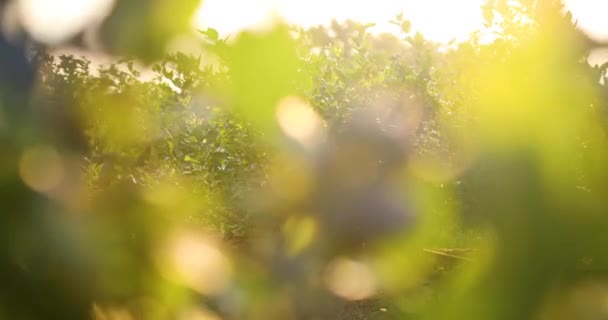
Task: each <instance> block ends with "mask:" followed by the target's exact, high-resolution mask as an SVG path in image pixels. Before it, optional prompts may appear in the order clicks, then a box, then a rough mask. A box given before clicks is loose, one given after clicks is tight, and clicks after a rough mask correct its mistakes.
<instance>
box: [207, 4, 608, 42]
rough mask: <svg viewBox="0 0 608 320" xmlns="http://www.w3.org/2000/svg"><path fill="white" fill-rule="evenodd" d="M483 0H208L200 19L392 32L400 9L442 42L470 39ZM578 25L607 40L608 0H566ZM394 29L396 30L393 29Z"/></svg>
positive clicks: (226, 24) (226, 26)
mask: <svg viewBox="0 0 608 320" xmlns="http://www.w3.org/2000/svg"><path fill="white" fill-rule="evenodd" d="M483 2H484V0H308V1H302V0H257V1H252V0H205V2H204V3H203V5H202V6H201V9H200V10H199V12H198V14H197V17H196V19H195V25H197V26H198V27H201V28H205V27H213V28H215V29H217V30H218V31H220V32H221V33H224V34H226V33H233V32H236V31H238V30H240V29H242V28H246V27H252V26H256V25H260V24H263V23H264V21H267V20H268V19H269V18H270V17H271V16H272V13H273V12H275V13H278V14H279V15H280V16H282V17H283V18H284V19H285V20H287V21H288V22H291V23H295V24H299V25H302V26H312V25H317V24H325V23H327V22H329V21H331V20H332V19H334V18H335V19H338V20H344V19H347V18H351V19H354V20H358V21H360V22H366V23H367V22H374V23H377V24H378V29H380V30H383V31H384V30H386V31H388V30H391V29H390V27H389V26H388V23H387V21H388V20H390V19H391V18H393V17H394V16H395V14H397V13H399V12H400V11H401V10H403V12H404V16H405V17H406V18H407V19H409V20H410V21H411V22H412V27H413V29H414V30H415V31H420V32H422V33H423V34H424V35H425V36H426V37H427V38H429V39H433V40H436V41H439V42H448V41H450V40H451V39H456V40H465V39H466V38H467V36H468V35H469V33H471V32H472V31H474V30H476V29H478V28H480V27H481V26H482V23H483V18H482V15H481V9H480V6H481V4H482V3H483ZM564 2H565V3H566V5H567V7H568V9H569V10H571V11H572V13H573V15H574V17H575V18H578V19H579V23H578V25H579V26H580V27H581V28H583V29H585V30H586V31H587V32H588V33H589V34H591V35H592V36H594V37H595V38H598V39H601V38H604V39H608V0H565V1H564ZM393 30H394V29H393Z"/></svg>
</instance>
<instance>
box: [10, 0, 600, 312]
mask: <svg viewBox="0 0 608 320" xmlns="http://www.w3.org/2000/svg"><path fill="white" fill-rule="evenodd" d="M133 3H134V2H133V1H125V2H121V3H120V5H119V6H117V7H116V8H115V12H114V13H113V15H112V16H111V17H110V18H109V19H108V20H107V21H106V24H105V25H104V28H102V38H104V37H105V38H107V39H105V40H106V41H110V43H111V45H110V48H111V50H113V51H114V52H118V53H120V54H126V55H133V56H134V57H135V58H121V59H118V60H115V62H113V63H111V64H109V65H104V66H99V67H97V68H96V69H95V70H93V68H92V66H93V65H94V62H92V61H88V60H87V59H86V58H78V57H74V56H68V55H60V56H53V55H49V54H46V53H45V52H43V51H40V52H37V53H36V54H35V55H34V57H33V62H35V64H36V68H37V78H38V81H37V83H36V85H35V86H34V87H29V88H26V87H23V88H21V89H15V88H14V87H9V86H8V85H2V86H0V99H1V107H2V109H1V110H2V112H1V113H0V115H1V116H2V118H1V119H0V120H2V126H0V129H2V130H0V141H2V144H3V145H2V146H3V148H4V149H3V154H2V155H1V156H0V164H2V165H1V166H0V194H2V195H3V196H4V198H5V199H10V200H7V201H6V206H5V209H4V213H3V214H4V216H3V217H4V218H5V223H4V225H3V226H1V227H0V240H2V241H1V243H2V245H1V246H0V279H2V281H3V286H2V289H0V318H3V317H6V318H16V319H39V318H44V317H51V318H65V319H81V318H82V319H86V318H91V316H93V318H94V319H124V318H126V319H130V318H136V319H140V318H141V319H176V318H177V319H181V318H184V319H198V318H201V317H202V318H205V317H207V316H212V317H214V316H217V317H221V318H223V319H334V318H345V319H394V318H399V319H401V318H410V317H413V318H428V319H445V318H450V319H488V318H490V319H531V318H540V319H544V318H547V319H551V318H556V317H557V318H559V317H560V316H561V317H564V318H568V319H569V318H576V319H581V318H584V317H583V316H585V315H586V316H587V318H598V317H599V318H601V317H602V316H605V311H604V310H603V309H602V308H603V301H604V300H605V297H604V295H605V291H606V288H607V286H608V285H607V284H606V282H605V277H606V270H608V260H607V256H606V255H605V253H604V251H605V244H606V242H607V241H608V238H607V236H606V235H607V234H608V233H607V232H606V231H607V230H608V222H607V221H608V220H607V219H606V218H605V217H604V215H605V212H606V209H607V203H606V200H605V199H604V198H605V197H604V194H605V193H606V191H607V190H608V186H607V185H606V181H608V179H607V178H608V167H607V166H606V164H607V163H608V161H607V160H608V158H607V156H608V154H607V153H606V150H608V148H607V147H608V140H607V139H606V120H605V112H606V107H607V100H606V98H607V97H608V95H606V92H607V91H606V86H607V84H606V78H607V74H606V70H605V69H606V68H605V66H604V67H601V66H594V67H592V66H589V65H588V64H587V63H586V58H587V57H588V55H589V53H590V51H591V50H592V49H594V48H595V45H596V44H594V43H593V42H592V41H589V40H588V39H587V38H586V37H585V35H584V34H582V33H580V32H579V31H578V30H576V29H575V28H574V26H573V25H572V22H571V21H570V17H569V16H568V15H563V14H562V13H561V12H560V9H561V7H560V6H558V5H553V1H546V2H545V1H488V2H487V4H486V5H485V6H484V7H483V10H484V11H483V12H484V16H485V19H486V24H487V26H488V27H491V28H492V30H494V31H495V32H496V39H494V40H493V41H492V42H490V43H485V44H484V43H482V41H481V40H480V37H481V33H477V34H474V35H473V36H472V39H471V40H470V41H468V42H466V43H461V44H451V45H449V46H445V45H440V44H436V43H433V42H430V41H428V40H426V39H425V38H424V37H423V36H422V35H421V34H414V33H412V32H411V25H410V23H409V21H406V20H404V18H403V14H399V15H397V16H396V17H395V19H394V21H391V23H392V24H393V25H395V27H397V28H398V30H399V32H400V33H399V34H398V35H391V34H382V35H377V34H373V33H371V32H369V30H368V29H369V28H370V27H371V26H370V25H362V24H359V23H356V22H353V21H346V22H344V23H337V22H335V23H333V24H332V25H330V26H328V27H317V28H312V29H309V30H302V29H300V28H296V27H288V26H284V25H278V26H275V27H274V28H272V29H270V30H267V31H265V32H260V33H254V32H245V33H242V34H241V35H239V36H238V37H236V38H235V39H227V38H222V37H221V36H220V35H219V34H218V32H217V31H216V30H214V29H208V30H205V31H202V32H200V35H201V36H202V39H200V42H201V44H202V46H204V47H205V50H206V51H205V54H203V55H200V56H197V55H192V54H185V53H179V52H178V53H172V54H164V53H163V51H164V50H163V48H164V47H165V46H166V44H167V41H169V39H170V38H171V37H172V36H173V35H175V34H176V33H179V31H180V30H183V29H184V28H185V26H184V25H182V24H183V22H184V21H186V20H187V19H186V17H187V16H189V15H190V14H191V13H192V10H193V8H194V4H193V3H194V2H184V3H179V4H176V5H175V6H177V9H175V10H174V11H173V12H175V14H176V16H175V17H174V18H172V19H165V18H166V17H165V15H164V13H165V12H168V11H169V10H173V9H172V8H173V6H174V5H173V4H172V2H169V1H152V2H150V5H149V6H146V7H145V8H144V9H143V10H139V11H138V10H136V9H134V5H133ZM134 10H135V11H134ZM116 30H123V31H124V32H117V31H116ZM108 35H116V38H113V37H108ZM110 38H112V39H110ZM0 40H2V42H0V45H2V46H4V44H3V41H4V38H0ZM7 48H9V49H11V50H13V49H15V48H17V49H15V50H21V49H19V48H18V47H14V46H13V47H11V46H9V45H7ZM7 50H8V49H7ZM20 54H25V50H24V49H23V50H22V52H21V51H20ZM158 57H162V58H161V59H159V60H154V59H156V58H158ZM209 57H213V59H212V58H209ZM3 59H7V58H6V57H5V56H3V55H0V67H3V66H4V64H6V63H7V61H8V62H11V60H10V59H9V60H7V61H4V60H3ZM152 60H154V61H156V62H154V63H152V64H148V65H144V66H142V65H140V64H139V61H144V62H150V61H152ZM2 70H4V69H2ZM3 77H6V76H3V75H2V74H0V78H2V79H0V80H2V81H0V83H3V84H5V83H10V82H7V81H6V79H4V78H3ZM21 101H28V102H27V103H23V104H24V105H25V106H26V107H24V108H23V111H22V112H14V111H13V109H12V108H13V106H14V105H16V104H17V102H19V103H21ZM5 128H12V129H13V130H5ZM446 248H447V249H446ZM581 297H583V298H581ZM582 300H585V301H582ZM31 301H35V303H32V302H31ZM583 302H584V304H583V305H584V309H585V310H584V311H583V312H582V313H581V311H580V310H581V308H580V306H581V303H583ZM563 315H566V316H563Z"/></svg>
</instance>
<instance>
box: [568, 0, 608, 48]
mask: <svg viewBox="0 0 608 320" xmlns="http://www.w3.org/2000/svg"><path fill="white" fill-rule="evenodd" d="M564 4H565V6H566V9H567V10H570V11H571V12H572V16H573V18H574V20H577V19H578V23H577V26H578V27H579V28H581V29H582V30H583V31H585V32H586V33H587V34H588V35H589V36H590V37H592V38H593V39H595V40H598V41H608V1H606V0H564Z"/></svg>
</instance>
